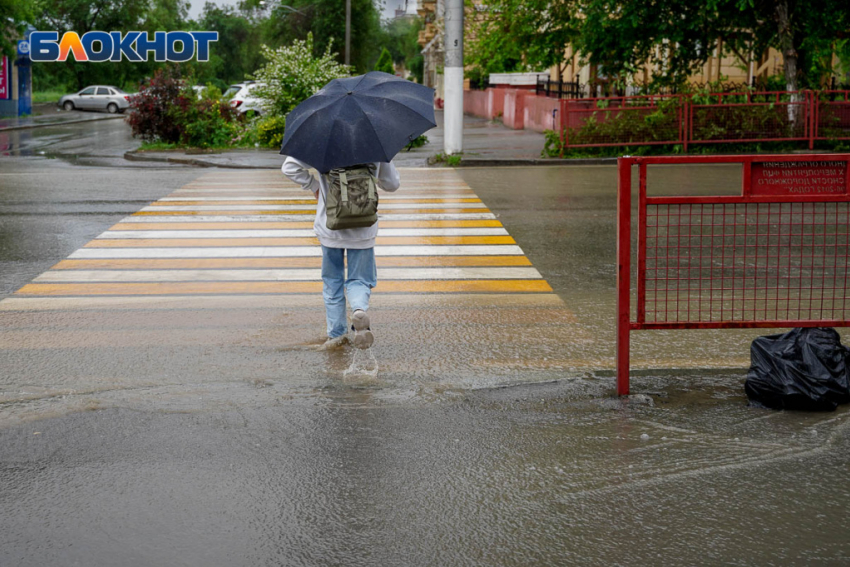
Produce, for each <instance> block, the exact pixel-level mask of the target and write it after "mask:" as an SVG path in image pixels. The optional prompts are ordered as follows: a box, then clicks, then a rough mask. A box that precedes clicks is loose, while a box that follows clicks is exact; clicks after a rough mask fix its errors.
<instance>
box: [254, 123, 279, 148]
mask: <svg viewBox="0 0 850 567" xmlns="http://www.w3.org/2000/svg"><path fill="white" fill-rule="evenodd" d="M255 128H256V130H257V142H258V143H259V144H260V145H261V146H265V147H267V148H274V149H277V150H279V149H280V147H281V146H282V145H283V134H284V130H285V128H286V117H285V116H264V117H262V118H260V119H259V120H258V121H257V123H256V126H255Z"/></svg>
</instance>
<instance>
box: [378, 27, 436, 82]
mask: <svg viewBox="0 0 850 567" xmlns="http://www.w3.org/2000/svg"><path fill="white" fill-rule="evenodd" d="M421 29H422V20H421V19H420V18H399V19H397V20H389V21H387V22H384V24H383V25H382V26H381V30H380V34H379V36H378V42H377V46H378V47H379V48H380V51H381V53H382V54H383V50H384V49H386V50H387V51H389V52H390V55H391V56H392V61H393V62H394V63H396V65H401V66H403V67H404V68H405V69H406V70H407V71H408V72H409V73H410V74H411V75H412V76H413V77H414V78H415V79H416V82H418V83H422V74H423V71H424V62H425V60H424V58H423V57H422V46H421V45H419V31H420V30H421Z"/></svg>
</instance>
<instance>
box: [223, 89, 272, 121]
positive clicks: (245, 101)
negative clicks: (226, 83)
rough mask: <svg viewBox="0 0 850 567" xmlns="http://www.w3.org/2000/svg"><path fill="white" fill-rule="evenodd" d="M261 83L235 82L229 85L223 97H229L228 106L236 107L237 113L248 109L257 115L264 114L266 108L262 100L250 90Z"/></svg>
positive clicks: (242, 112) (243, 112)
mask: <svg viewBox="0 0 850 567" xmlns="http://www.w3.org/2000/svg"><path fill="white" fill-rule="evenodd" d="M262 85H263V83H255V82H253V81H249V82H246V83H237V84H235V85H231V86H230V88H229V89H227V90H226V91H225V93H224V95H223V98H229V99H230V106H232V107H233V108H235V109H236V111H237V112H238V113H239V114H245V113H246V112H248V111H249V110H253V111H254V113H256V114H257V115H261V114H265V112H266V109H265V108H264V107H263V101H262V100H260V99H259V98H257V97H256V96H254V95H253V94H251V91H253V90H254V89H256V88H257V87H259V86H262Z"/></svg>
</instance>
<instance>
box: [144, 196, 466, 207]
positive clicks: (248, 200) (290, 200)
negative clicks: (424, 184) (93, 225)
mask: <svg viewBox="0 0 850 567" xmlns="http://www.w3.org/2000/svg"><path fill="white" fill-rule="evenodd" d="M387 201H390V202H395V201H401V202H402V203H404V204H408V203H416V204H422V203H480V202H481V199H478V198H462V197H461V198H447V197H441V198H439V199H433V198H432V199H423V198H416V197H412V196H407V197H405V198H398V197H396V198H393V197H383V196H381V198H380V202H381V203H385V204H386V202H387ZM239 203H242V204H246V205H252V204H253V205H311V204H312V205H315V204H316V200H315V199H305V198H304V197H303V196H301V197H286V198H281V197H275V198H270V199H258V198H256V197H231V198H222V197H198V198H195V199H179V198H171V199H167V198H166V199H160V200H159V201H157V202H155V203H151V206H165V205H185V206H194V205H232V204H239Z"/></svg>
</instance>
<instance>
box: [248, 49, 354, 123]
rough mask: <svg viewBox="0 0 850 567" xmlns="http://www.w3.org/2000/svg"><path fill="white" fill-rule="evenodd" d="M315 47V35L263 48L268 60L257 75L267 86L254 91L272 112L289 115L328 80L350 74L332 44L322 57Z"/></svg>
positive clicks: (273, 113) (258, 79)
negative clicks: (333, 49)
mask: <svg viewBox="0 0 850 567" xmlns="http://www.w3.org/2000/svg"><path fill="white" fill-rule="evenodd" d="M314 48H315V46H314V45H313V35H312V34H307V39H305V40H303V41H301V40H295V41H293V42H292V43H291V44H290V45H285V46H283V47H279V48H277V49H271V48H269V47H266V46H265V45H264V46H263V47H262V53H263V56H264V57H265V58H266V59H267V61H268V62H267V63H266V64H265V65H264V66H263V67H262V68H260V70H258V71H257V72H256V73H255V74H254V76H255V78H256V79H257V81H258V82H261V83H264V86H261V87H257V88H255V89H254V91H253V92H254V93H256V95H257V96H258V97H260V98H262V99H263V100H264V102H265V104H266V106H267V107H268V109H269V113H270V114H272V115H277V116H286V115H287V114H288V113H289V112H290V111H291V110H292V109H293V108H295V107H296V106H298V104H300V103H301V102H302V101H304V100H306V99H307V98H309V97H310V96H312V95H314V94H315V93H316V92H317V91H318V90H319V89H321V88H322V87H323V86H325V85H326V84H327V83H328V81H330V80H332V79H337V78H340V77H347V76H349V69H348V67H346V66H345V65H340V64H339V63H338V62H337V61H336V55H337V54H336V53H333V52H332V51H331V45H328V47H327V49H326V50H325V52H324V54H322V55H321V56H320V57H316V56H314V55H313V51H314Z"/></svg>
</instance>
